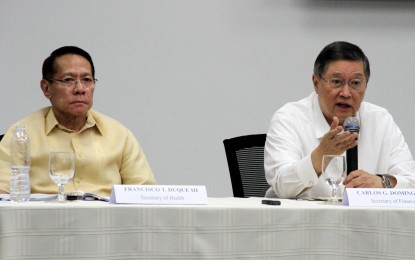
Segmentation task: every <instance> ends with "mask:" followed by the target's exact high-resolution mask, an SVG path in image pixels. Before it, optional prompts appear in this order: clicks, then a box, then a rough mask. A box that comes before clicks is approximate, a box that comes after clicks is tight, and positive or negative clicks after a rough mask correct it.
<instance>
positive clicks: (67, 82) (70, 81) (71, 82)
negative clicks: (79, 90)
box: [47, 77, 98, 87]
mask: <svg viewBox="0 0 415 260" xmlns="http://www.w3.org/2000/svg"><path fill="white" fill-rule="evenodd" d="M47 81H50V82H57V83H58V84H61V85H62V86H64V87H73V86H75V85H76V83H77V82H79V84H82V85H84V86H85V87H91V86H94V85H95V82H97V81H98V80H97V79H94V78H91V77H85V78H82V79H74V78H64V79H47Z"/></svg>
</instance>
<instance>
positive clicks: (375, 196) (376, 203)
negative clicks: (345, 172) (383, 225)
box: [342, 188, 415, 208]
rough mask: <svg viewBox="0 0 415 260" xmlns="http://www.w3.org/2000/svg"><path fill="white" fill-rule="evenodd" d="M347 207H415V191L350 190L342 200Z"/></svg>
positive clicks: (347, 190) (346, 191)
mask: <svg viewBox="0 0 415 260" xmlns="http://www.w3.org/2000/svg"><path fill="white" fill-rule="evenodd" d="M342 203H343V205H345V206H357V207H406V208H414V207H415V189H361V188H353V189H352V188H348V189H346V190H345V192H344V195H343V200H342Z"/></svg>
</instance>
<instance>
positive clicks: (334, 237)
mask: <svg viewBox="0 0 415 260" xmlns="http://www.w3.org/2000/svg"><path fill="white" fill-rule="evenodd" d="M261 201H262V198H209V199H208V204H207V205H137V204H110V203H108V202H102V201H73V202H68V203H53V202H45V201H30V202H26V203H12V202H9V201H0V259H276V258H278V259H415V209H413V208H385V207H377V208H373V207H348V206H341V205H327V204H325V203H324V202H322V201H302V200H286V199H280V201H281V205H279V206H278V205H263V204H262V203H261Z"/></svg>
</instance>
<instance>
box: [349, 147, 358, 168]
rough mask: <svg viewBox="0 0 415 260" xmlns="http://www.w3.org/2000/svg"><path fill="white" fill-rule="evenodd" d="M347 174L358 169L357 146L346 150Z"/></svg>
mask: <svg viewBox="0 0 415 260" xmlns="http://www.w3.org/2000/svg"><path fill="white" fill-rule="evenodd" d="M346 163H347V175H349V173H351V172H352V171H355V170H357V168H358V167H357V146H355V147H353V148H350V149H348V150H347V151H346Z"/></svg>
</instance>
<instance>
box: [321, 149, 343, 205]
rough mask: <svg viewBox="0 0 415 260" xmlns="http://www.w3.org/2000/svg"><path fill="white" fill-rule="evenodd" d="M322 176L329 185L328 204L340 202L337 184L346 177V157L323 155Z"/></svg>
mask: <svg viewBox="0 0 415 260" xmlns="http://www.w3.org/2000/svg"><path fill="white" fill-rule="evenodd" d="M321 169H322V172H321V174H322V176H323V178H324V179H325V181H326V183H327V184H328V185H329V186H330V189H331V196H330V198H329V200H328V201H327V202H328V204H335V205H336V204H340V197H338V196H337V195H338V194H340V192H338V191H339V185H340V184H341V183H342V182H343V181H344V178H345V177H346V158H345V156H344V155H324V156H323V162H322V168H321Z"/></svg>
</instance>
